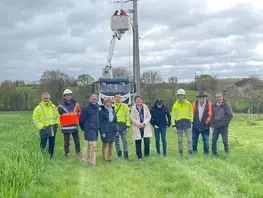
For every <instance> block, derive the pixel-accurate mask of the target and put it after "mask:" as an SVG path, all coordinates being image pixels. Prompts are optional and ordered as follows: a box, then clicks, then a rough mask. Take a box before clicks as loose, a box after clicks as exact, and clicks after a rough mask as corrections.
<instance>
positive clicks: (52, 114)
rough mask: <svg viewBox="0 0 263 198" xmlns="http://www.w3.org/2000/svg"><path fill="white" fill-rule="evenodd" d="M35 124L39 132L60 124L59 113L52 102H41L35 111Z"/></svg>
mask: <svg viewBox="0 0 263 198" xmlns="http://www.w3.org/2000/svg"><path fill="white" fill-rule="evenodd" d="M33 122H34V125H35V126H36V128H37V129H38V130H40V129H42V128H43V127H47V126H49V125H55V124H59V113H58V109H57V107H56V106H55V105H54V104H52V102H51V101H50V102H43V101H42V102H40V103H39V105H38V106H37V107H36V108H35V109H34V111H33Z"/></svg>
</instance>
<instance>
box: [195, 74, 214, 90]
mask: <svg viewBox="0 0 263 198" xmlns="http://www.w3.org/2000/svg"><path fill="white" fill-rule="evenodd" d="M196 85H197V90H202V91H216V87H217V79H216V77H215V76H211V75H209V74H202V75H200V76H197V77H196Z"/></svg>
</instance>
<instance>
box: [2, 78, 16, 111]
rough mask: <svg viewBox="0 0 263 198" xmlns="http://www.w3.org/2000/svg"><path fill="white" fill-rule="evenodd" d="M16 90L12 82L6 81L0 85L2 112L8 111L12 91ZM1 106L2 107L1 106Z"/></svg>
mask: <svg viewBox="0 0 263 198" xmlns="http://www.w3.org/2000/svg"><path fill="white" fill-rule="evenodd" d="M15 89H16V84H15V83H13V82H12V81H9V80H6V81H4V82H2V83H1V84H0V107H1V109H2V110H4V111H7V110H9V106H10V101H11V100H10V98H11V95H12V91H14V90H15ZM2 105H3V106H2Z"/></svg>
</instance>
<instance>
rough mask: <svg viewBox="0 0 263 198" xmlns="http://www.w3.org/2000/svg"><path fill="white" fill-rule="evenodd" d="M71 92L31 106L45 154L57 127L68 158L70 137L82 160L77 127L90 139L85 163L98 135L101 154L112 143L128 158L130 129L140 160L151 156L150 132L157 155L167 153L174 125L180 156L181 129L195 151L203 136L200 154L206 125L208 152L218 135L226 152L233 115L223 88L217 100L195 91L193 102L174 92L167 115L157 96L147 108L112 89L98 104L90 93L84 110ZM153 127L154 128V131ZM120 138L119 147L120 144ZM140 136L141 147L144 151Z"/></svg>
mask: <svg viewBox="0 0 263 198" xmlns="http://www.w3.org/2000/svg"><path fill="white" fill-rule="evenodd" d="M72 94H73V93H72V91H71V90H69V89H66V90H64V92H63V96H64V101H63V102H62V103H61V104H60V105H58V106H55V105H54V104H53V103H52V102H51V100H50V95H49V93H47V92H45V93H43V94H42V101H41V102H40V104H39V105H38V106H37V107H36V108H35V109H34V111H33V121H34V124H35V126H36V127H37V128H38V130H39V134H40V147H41V149H42V150H44V149H45V148H46V144H47V141H49V154H50V157H51V158H52V157H53V155H54V147H55V137H56V132H57V129H58V126H59V125H60V126H61V132H62V133H63V134H64V151H65V156H66V157H67V158H70V150H69V145H70V136H72V137H73V139H74V144H75V151H76V155H77V156H79V157H80V159H81V160H83V161H84V158H83V154H82V152H81V149H80V140H79V129H78V128H79V127H80V129H81V130H82V131H84V139H85V140H86V141H87V142H88V151H87V162H88V164H89V165H96V143H97V141H98V137H99V136H100V139H101V141H102V159H103V160H105V161H109V162H110V161H112V159H113V145H114V143H115V148H116V153H117V158H121V156H122V155H123V156H124V159H126V160H129V154H128V152H129V150H128V141H127V133H128V131H129V129H130V127H131V128H132V129H131V131H132V139H133V140H134V141H135V148H136V155H137V158H138V159H139V160H141V159H142V157H143V155H144V157H149V155H150V138H151V137H152V134H153V131H154V135H155V146H156V152H157V154H158V155H161V149H160V137H161V140H162V154H163V156H164V157H165V156H167V141H166V131H167V128H169V127H170V126H172V128H173V130H174V131H175V132H176V133H177V136H178V148H179V153H180V154H181V155H183V133H185V134H186V136H187V144H188V153H189V154H190V155H192V154H193V153H195V152H197V144H198V139H199V136H200V134H201V136H202V138H203V147H204V154H205V155H208V154H209V136H210V129H211V130H212V131H213V135H212V153H213V154H214V155H217V140H218V138H219V135H220V134H221V136H222V140H223V144H224V149H225V152H226V153H228V152H229V146H228V126H229V123H230V122H231V120H232V118H233V113H232V109H231V106H230V104H229V103H228V102H227V101H225V100H224V98H223V95H222V93H217V94H216V103H214V104H212V102H211V101H209V100H208V98H207V95H205V94H204V92H199V93H198V95H197V100H196V101H195V102H193V103H191V102H189V101H188V100H187V99H186V92H185V90H183V89H179V90H178V91H177V100H176V101H175V103H174V104H173V107H172V110H171V114H170V111H169V110H168V108H167V106H166V105H165V103H164V101H163V100H162V99H160V98H158V99H157V100H156V101H155V103H154V105H153V106H152V107H151V109H149V108H148V106H147V105H146V104H144V103H143V98H142V97H141V96H136V97H135V103H136V104H135V105H134V106H132V107H131V110H130V109H129V107H128V105H127V104H124V103H122V97H121V94H119V93H116V94H115V96H114V101H112V99H111V98H105V99H104V101H103V105H102V106H98V104H97V96H96V95H95V94H92V95H91V96H90V98H89V103H88V104H87V105H85V106H84V107H83V108H82V109H81V108H80V105H79V104H78V103H77V101H75V100H74V99H73V98H72ZM152 129H153V130H152ZM120 139H121V140H122V143H123V147H121V144H120ZM142 141H143V142H144V152H143V153H142Z"/></svg>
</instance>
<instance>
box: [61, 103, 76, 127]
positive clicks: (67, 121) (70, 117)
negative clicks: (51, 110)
mask: <svg viewBox="0 0 263 198" xmlns="http://www.w3.org/2000/svg"><path fill="white" fill-rule="evenodd" d="M59 107H61V108H62V109H64V111H65V112H66V113H63V114H62V115H60V125H61V127H64V126H68V125H78V124H79V117H80V105H79V104H78V103H76V105H75V108H74V110H73V112H68V110H67V109H66V108H65V107H64V106H63V105H59Z"/></svg>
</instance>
